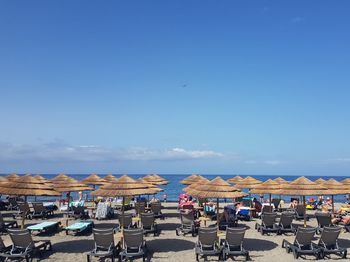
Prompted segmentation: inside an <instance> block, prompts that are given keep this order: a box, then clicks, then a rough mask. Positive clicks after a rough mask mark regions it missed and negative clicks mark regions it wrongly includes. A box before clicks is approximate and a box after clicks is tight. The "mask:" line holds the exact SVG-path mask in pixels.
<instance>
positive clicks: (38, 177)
mask: <svg viewBox="0 0 350 262" xmlns="http://www.w3.org/2000/svg"><path fill="white" fill-rule="evenodd" d="M34 177H35V178H36V179H38V180H41V181H47V179H46V178H45V177H43V176H41V175H36V176H34Z"/></svg>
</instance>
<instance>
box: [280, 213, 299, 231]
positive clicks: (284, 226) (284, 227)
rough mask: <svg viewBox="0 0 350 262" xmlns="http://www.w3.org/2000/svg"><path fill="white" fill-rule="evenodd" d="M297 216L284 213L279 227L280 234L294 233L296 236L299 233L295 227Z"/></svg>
mask: <svg viewBox="0 0 350 262" xmlns="http://www.w3.org/2000/svg"><path fill="white" fill-rule="evenodd" d="M294 216H295V214H294V213H293V212H288V211H287V212H282V214H281V218H280V221H279V223H278V225H279V227H280V228H279V234H284V233H287V232H290V233H293V234H294V235H295V234H296V232H297V229H296V228H295V227H294V226H293V220H294Z"/></svg>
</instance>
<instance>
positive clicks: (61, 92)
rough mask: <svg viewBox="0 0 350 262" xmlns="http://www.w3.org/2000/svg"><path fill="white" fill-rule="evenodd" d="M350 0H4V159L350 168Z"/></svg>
mask: <svg viewBox="0 0 350 262" xmlns="http://www.w3.org/2000/svg"><path fill="white" fill-rule="evenodd" d="M349 9H350V3H349V1H336V2H332V1H189V0H184V1H163V0H161V1H155V0H154V1H61V0H60V1H54V0H53V1H46V0H45V1H16V0H8V1H5V0H2V1H0V127H1V128H0V172H1V173H6V172H37V173H48V172H49V173H58V172H68V173H84V172H104V173H106V172H114V173H148V172H157V173H192V172H199V173H204V174H236V173H239V174H279V175H284V174H285V175H301V174H302V175H349V174H350V139H349V137H350V121H349V116H350V105H349V101H350V86H349V83H350V82H349V78H350V26H349V25H350V16H349Z"/></svg>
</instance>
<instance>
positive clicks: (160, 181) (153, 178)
mask: <svg viewBox="0 0 350 262" xmlns="http://www.w3.org/2000/svg"><path fill="white" fill-rule="evenodd" d="M143 179H144V180H145V181H147V182H149V183H152V184H154V185H167V184H168V183H169V182H168V180H165V179H164V178H161V177H160V176H158V175H148V176H145V177H143Z"/></svg>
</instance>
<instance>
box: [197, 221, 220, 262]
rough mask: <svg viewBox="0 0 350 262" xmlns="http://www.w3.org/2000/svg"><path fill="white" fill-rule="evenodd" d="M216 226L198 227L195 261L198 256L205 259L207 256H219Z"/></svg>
mask: <svg viewBox="0 0 350 262" xmlns="http://www.w3.org/2000/svg"><path fill="white" fill-rule="evenodd" d="M217 231H218V229H217V227H201V228H199V229H198V241H197V243H196V245H195V253H196V261H199V258H200V257H204V259H205V260H207V257H208V256H218V258H219V260H220V258H221V248H220V245H219V239H218V236H217Z"/></svg>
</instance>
